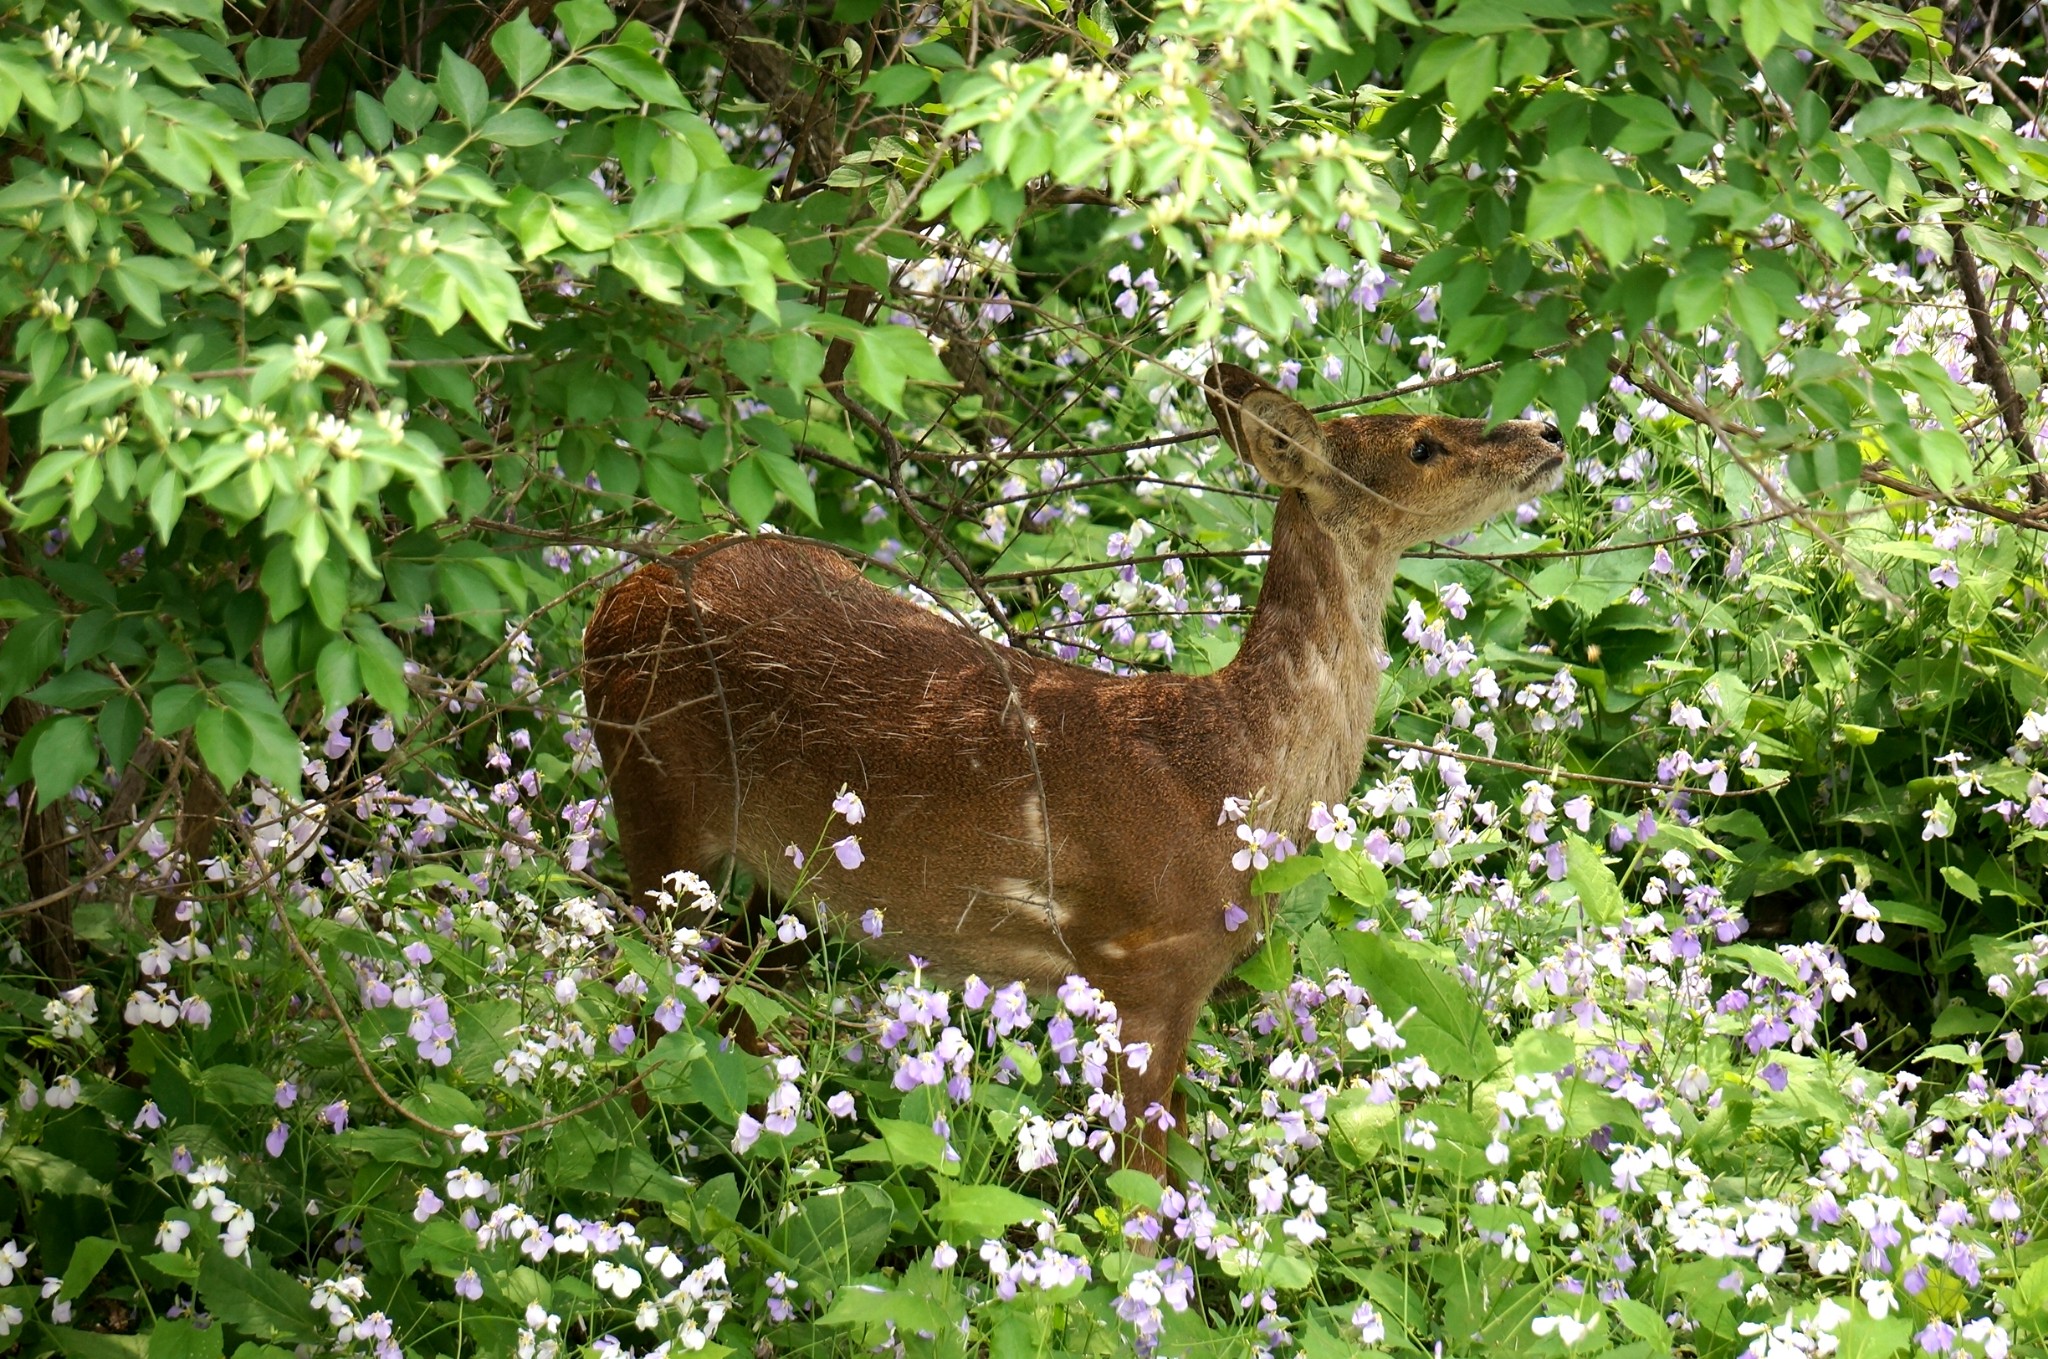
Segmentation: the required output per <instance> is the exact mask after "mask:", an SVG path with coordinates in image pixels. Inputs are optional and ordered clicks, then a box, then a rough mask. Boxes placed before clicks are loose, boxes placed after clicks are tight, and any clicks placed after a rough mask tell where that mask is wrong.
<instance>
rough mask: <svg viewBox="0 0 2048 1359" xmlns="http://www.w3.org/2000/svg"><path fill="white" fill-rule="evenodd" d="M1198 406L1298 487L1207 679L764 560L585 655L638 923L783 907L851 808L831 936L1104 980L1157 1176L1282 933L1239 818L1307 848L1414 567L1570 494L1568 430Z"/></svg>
mask: <svg viewBox="0 0 2048 1359" xmlns="http://www.w3.org/2000/svg"><path fill="white" fill-rule="evenodd" d="M1203 392H1204V395H1205V397H1206V399H1207V402H1208V405H1209V408H1210V411H1211V413H1212V414H1213V415H1214V417H1215V419H1216V423H1217V425H1218V427H1219V430H1220V433H1221V435H1222V438H1223V440H1224V442H1225V444H1226V445H1227V446H1228V447H1229V448H1230V449H1231V450H1232V451H1233V452H1234V453H1235V454H1236V455H1237V456H1238V457H1240V458H1241V459H1243V460H1244V461H1245V462H1247V463H1249V464H1250V465H1251V467H1252V468H1253V469H1255V470H1256V471H1257V473H1258V474H1259V476H1260V477H1261V478H1263V480H1264V481H1265V482H1266V483H1267V484H1268V485H1269V486H1271V487H1272V488H1274V489H1275V490H1276V491H1277V492H1278V504H1277V508H1276V510H1275V514H1274V518H1273V527H1272V535H1271V542H1272V546H1271V550H1270V553H1269V555H1268V556H1267V559H1266V570H1265V578H1264V583H1263V586H1262V588H1261V590H1260V593H1259V596H1258V600H1257V605H1256V607H1255V609H1254V610H1253V613H1252V616H1251V618H1250V620H1249V622H1248V623H1247V625H1246V627H1245V630H1244V633H1243V638H1242V641H1241V644H1240V646H1239V649H1238V651H1237V653H1236V654H1235V656H1234V657H1233V658H1232V659H1231V660H1230V662H1229V663H1228V664H1226V665H1224V666H1223V667H1221V668H1220V669H1217V670H1215V671H1213V672H1212V673H1209V674H1202V675H1192V674H1165V673H1139V674H1130V675H1115V674H1109V673H1104V672H1103V671H1100V670H1096V669H1091V668H1087V667H1084V666H1079V665H1074V664H1071V663H1067V662H1062V661H1057V660H1052V659H1048V658H1044V657H1041V656H1038V655H1033V654H1029V653H1027V652H1025V651H1023V650H1021V649H1012V648H1006V647H1003V646H1000V645H998V644H996V643H993V642H991V641H989V640H988V639H986V638H983V637H981V636H979V635H978V634H976V633H973V632H970V631H969V630H968V629H966V628H965V627H962V626H959V625H957V624H955V623H954V622H952V621H950V620H948V619H945V618H942V617H940V616H938V615H936V614H934V613H932V612H931V611H929V610H927V609H926V608H924V607H921V606H920V605H919V604H917V603H915V602H913V601H912V600H910V599H907V598H905V597H904V596H903V595H902V594H899V593H896V592H893V591H891V590H888V589H886V588H884V587H883V586H881V585H878V584H876V583H875V582H873V581H871V580H869V579H868V578H867V577H866V576H864V575H863V574H862V573H861V571H860V570H859V569H857V567H856V566H855V565H854V564H852V563H851V562H849V561H848V560H847V558H846V557H844V556H842V555H841V554H839V553H837V552H835V551H833V550H831V549H829V548H827V547H825V546H823V545H821V544H816V543H812V542H807V541H804V540H800V539H791V538H785V537H781V536H779V535H773V534H761V535H725V536H721V537H713V538H707V539H704V540H702V541H699V542H697V543H694V544H691V545H689V546H687V547H685V548H684V549H683V550H682V551H681V552H679V553H677V554H676V555H674V556H672V557H667V558H663V559H660V560H659V561H655V562H651V563H649V564H646V565H644V566H642V567H641V568H640V569H639V570H637V571H636V572H634V573H633V574H632V575H630V576H628V577H627V578H625V579H624V580H622V581H621V582H619V583H618V584H616V585H614V586H613V587H611V589H610V590H609V591H607V592H606V593H605V594H604V596H603V597H602V598H601V600H600V601H599V603H598V605H597V607H596V609H595V610H594V612H593V614H592V617H591V620H590V623H589V627H588V630H587V631H586V633H585V636H584V692H585V697H586V702H587V710H588V713H589V715H590V719H591V721H592V723H593V726H594V729H595V735H596V740H597V745H598V750H599V753H600V756H601V758H602V761H603V766H604V771H605V774H606V777H607V778H608V780H609V783H610V787H611V792H612V806H613V811H614V814H615V816H616V821H617V828H618V840H619V845H620V848H621V850H622V852H623V855H624V858H625V866H626V873H627V877H628V879H629V883H630V887H631V890H632V892H633V894H634V899H635V900H636V901H645V900H647V899H648V898H647V894H650V893H654V892H655V891H656V890H657V889H658V888H659V887H660V886H661V884H662V881H663V879H664V878H665V877H666V876H667V875H669V874H672V873H674V872H675V871H676V870H679V869H689V870H691V871H693V872H697V873H699V874H700V875H702V876H704V877H706V878H710V877H712V876H713V875H714V874H716V873H718V872H720V871H726V872H730V871H731V870H732V869H733V868H734V867H737V868H741V869H744V870H745V872H746V873H747V874H748V875H749V876H750V877H751V878H752V879H753V880H754V881H755V882H756V883H757V884H760V885H762V886H765V888H766V889H767V891H768V892H769V893H770V894H772V895H773V897H775V898H776V899H786V898H787V895H788V894H789V893H790V892H791V891H792V890H793V889H794V888H795V886H796V884H797V881H798V873H799V870H798V868H797V866H796V864H795V863H794V862H793V861H792V858H791V857H789V856H787V855H786V853H785V850H786V847H787V846H790V845H792V844H800V845H812V844H815V843H817V837H818V835H819V832H820V828H821V826H822V825H823V824H824V823H825V822H826V821H827V820H828V819H829V816H830V809H831V806H832V804H833V801H834V799H835V797H837V796H839V795H840V794H841V793H842V792H843V791H844V790H848V789H850V790H852V791H853V792H854V793H856V794H857V795H858V796H859V798H860V801H861V803H862V805H863V808H864V811H865V820H864V821H863V823H862V824H861V825H860V826H859V840H860V846H861V849H862V851H863V855H864V858H863V861H862V862H860V864H859V865H858V867H857V868H855V869H852V870H847V869H845V868H843V867H841V866H840V865H839V864H838V863H837V862H833V861H831V857H832V856H830V855H826V856H822V857H823V858H825V859H826V860H827V862H825V863H824V864H823V866H822V867H820V866H819V864H818V862H817V861H816V860H815V859H814V860H813V863H812V865H811V870H812V871H813V872H814V873H815V874H816V877H815V878H814V879H813V880H811V881H810V882H809V884H808V890H809V891H810V892H811V893H813V894H814V895H815V898H816V899H819V900H823V901H825V902H828V903H829V906H830V912H829V913H830V916H831V918H832V919H834V920H853V919H856V918H859V917H861V916H862V915H863V914H864V912H866V911H868V910H869V909H873V910H876V911H879V912H881V918H882V922H883V927H882V932H881V933H880V935H879V937H877V938H874V939H866V938H862V939H861V940H860V942H863V943H865V944H867V945H868V946H869V947H871V948H874V949H877V950H880V951H882V952H884V953H886V954H888V955H889V956H891V957H892V958H894V959H895V960H897V961H899V962H900V961H901V960H902V959H903V958H904V956H905V955H906V954H908V955H915V956H916V957H917V958H918V959H920V960H922V962H923V965H924V966H925V967H926V968H928V969H929V970H930V971H931V972H933V973H935V974H937V975H940V976H947V975H950V976H955V977H965V976H967V975H969V974H979V975H981V976H982V977H984V978H986V979H988V980H990V981H991V982H993V983H995V984H998V985H1000V984H1005V983H1006V982H1007V981H1009V980H1011V979H1020V980H1022V981H1024V982H1025V983H1026V984H1027V985H1028V986H1030V987H1031V988H1032V989H1033V990H1035V991H1039V992H1045V991H1050V990H1052V989H1054V988H1056V987H1058V986H1059V985H1061V984H1062V983H1063V982H1064V981H1065V980H1066V979H1067V978H1069V977H1071V976H1074V975H1076V974H1078V975H1080V976H1082V977H1085V978H1086V979H1087V981H1088V982H1089V983H1090V984H1091V985H1093V986H1094V987H1095V988H1097V989H1098V990H1099V991H1100V992H1101V993H1102V995H1103V996H1104V997H1105V998H1106V999H1107V1000H1108V1001H1109V1002H1111V1003H1112V1004H1114V1006H1115V1007H1116V1012H1117V1014H1118V1016H1119V1017H1120V1020H1121V1038H1122V1042H1123V1046H1124V1050H1125V1051H1126V1052H1127V1053H1135V1054H1147V1053H1149V1059H1147V1060H1145V1061H1144V1063H1143V1067H1142V1069H1136V1062H1135V1060H1134V1061H1133V1062H1132V1063H1128V1064H1125V1065H1127V1066H1130V1067H1131V1068H1132V1069H1123V1070H1120V1071H1119V1076H1120V1079H1121V1082H1122V1086H1121V1096H1122V1109H1123V1113H1124V1124H1125V1127H1124V1130H1123V1131H1122V1134H1121V1141H1120V1144H1119V1145H1120V1150H1121V1159H1122V1161H1123V1163H1124V1164H1125V1165H1127V1166H1132V1167H1136V1168H1138V1169H1142V1170H1146V1171H1148V1172H1150V1173H1152V1174H1154V1175H1157V1176H1160V1177H1162V1178H1164V1177H1165V1176H1166V1175H1167V1173H1168V1171H1167V1168H1166V1167H1167V1163H1166V1151H1167V1146H1168V1141H1167V1130H1168V1127H1169V1125H1171V1124H1172V1123H1174V1122H1175V1121H1176V1118H1177V1115H1176V1114H1175V1113H1174V1112H1173V1111H1174V1110H1177V1109H1180V1108H1183V1107H1184V1106H1183V1104H1182V1103H1181V1101H1180V1100H1179V1099H1178V1098H1177V1097H1176V1095H1175V1086H1176V1082H1177V1080H1178V1077H1179V1075H1180V1074H1181V1072H1182V1071H1183V1070H1184V1069H1185V1054H1186V1051H1187V1045H1188V1042H1189V1040H1190V1038H1191V1037H1192V1035H1193V1031H1194V1028H1195V1025H1196V1022H1197V1020H1198V1019H1199V1017H1200V1014H1201V1011H1202V1008H1203V1006H1204V1004H1205V1003H1206V1002H1207V1000H1208V998H1209V995H1210V993H1211V992H1212V991H1213V990H1214V989H1215V988H1216V987H1217V985H1218V984H1219V983H1220V982H1222V981H1223V980H1224V979H1225V978H1226V977H1227V976H1229V974H1230V973H1231V972H1232V971H1233V970H1234V969H1235V968H1237V967H1238V966H1239V965H1240V964H1241V963H1242V962H1243V961H1244V960H1245V959H1246V958H1247V957H1249V956H1250V954H1251V953H1252V952H1254V951H1255V950H1256V948H1257V946H1258V943H1257V941H1258V940H1259V939H1260V937H1261V930H1262V928H1263V927H1264V925H1265V923H1266V921H1267V919H1268V912H1269V911H1270V909H1271V906H1272V903H1271V902H1270V901H1266V900H1262V899H1259V898H1258V897H1257V894H1255V892H1254V890H1253V887H1252V883H1251V876H1252V875H1251V873H1250V872H1249V871H1246V870H1242V869H1238V868H1236V867H1234V866H1233V863H1232V858H1233V851H1235V850H1237V849H1239V848H1241V847H1242V846H1241V843H1240V840H1239V837H1238V835H1237V833H1236V828H1235V827H1233V826H1230V825H1226V824H1225V821H1226V818H1225V817H1223V816H1222V814H1221V813H1222V810H1223V808H1224V800H1225V799H1226V798H1243V797H1245V796H1247V795H1251V796H1252V797H1254V798H1255V805H1256V807H1257V809H1258V811H1259V819H1260V820H1261V822H1262V823H1263V824H1264V826H1266V827H1269V828H1271V829H1272V830H1274V831H1276V832H1278V833H1281V834H1286V835H1288V836H1290V837H1292V838H1303V837H1304V833H1305V827H1306V824H1307V821H1308V818H1309V815H1310V811H1311V808H1312V807H1313V805H1314V804H1315V803H1317V802H1324V803H1335V802H1337V801H1339V800H1341V799H1343V798H1345V797H1347V796H1348V795H1349V794H1350V792H1351V790H1352V788H1353V787H1354V785H1355V783H1356V781H1357V779H1358V776H1359V771H1360V767H1361V765H1362V763H1363V760H1364V756H1365V749H1366V744H1367V739H1368V735H1369V733H1370V732H1371V729H1372V726H1373V719H1374V713H1375V708H1376V705H1377V702H1378V696H1379V688H1380V674H1381V670H1382V667H1383V666H1384V664H1385V660H1384V646H1383V638H1384V633H1383V617H1382V615H1383V614H1384V612H1385V609H1386V605H1387V600H1388V596H1389V593H1390V591H1391V589H1392V586H1393V581H1394V575H1395V571H1396V570H1397V567H1398V564H1399V562H1400V559H1401V555H1402V553H1403V552H1404V551H1406V550H1407V549H1408V548H1409V547H1410V546H1412V545H1414V544H1417V543H1420V542H1425V541H1429V540H1433V539H1440V538H1444V537H1448V536H1451V535H1453V534H1456V533H1459V532H1462V531H1464V530H1466V529H1469V528H1472V527H1474V526H1476V525H1478V524H1480V523H1482V522H1484V521H1486V520H1487V519H1490V518H1492V517H1493V516H1495V515H1498V514H1500V513H1502V512H1504V511H1506V510H1508V509H1511V508H1512V507H1514V506H1516V505H1519V504H1522V503H1524V502H1526V501H1528V500H1530V499H1532V498H1534V497H1536V496H1538V495H1540V494H1542V493H1543V492H1546V491H1549V490H1553V489H1555V488H1556V487H1557V486H1558V485H1559V484H1560V482H1561V480H1562V475H1563V468H1564V453H1563V443H1564V440H1563V436H1562V435H1561V433H1560V432H1559V430H1558V429H1557V427H1556V426H1555V425H1554V424H1546V423H1542V422H1537V421H1526V420H1510V421H1503V422H1500V423H1498V424H1493V425H1489V424H1488V423H1487V422H1485V421H1483V420H1474V419H1457V418H1451V417H1447V416H1440V415H1433V414H1375V415H1358V416H1349V417H1344V418H1338V419H1333V420H1330V421H1328V422H1324V421H1322V420H1319V419H1318V418H1317V417H1316V416H1315V415H1314V414H1313V413H1311V412H1310V411H1309V410H1308V409H1307V408H1306V407H1305V406H1303V405H1301V404H1300V403H1299V402H1298V401H1296V400H1295V399H1294V398H1293V397H1291V396H1289V395H1287V394H1286V393H1285V392H1283V391H1281V390H1279V389H1278V388H1276V387H1275V386H1273V385H1272V384H1271V383H1268V382H1267V381H1265V380H1264V379H1262V378H1260V377H1259V376H1257V375H1256V374H1254V373H1252V372H1250V371H1248V370H1247V369H1244V368H1241V367H1238V366H1236V365H1233V364H1228V363H1218V364H1216V365H1214V366H1213V367H1211V368H1210V369H1209V371H1208V372H1207V374H1206V375H1205V376H1204V378H1203ZM1304 842H1305V839H1304ZM1247 915H1249V916H1250V917H1252V919H1251V921H1250V923H1251V926H1252V927H1251V928H1244V927H1243V925H1244V924H1245V923H1246V917H1247ZM850 933H852V934H855V935H861V934H862V932H861V931H851V932H850ZM1137 1044H1144V1045H1146V1046H1145V1047H1144V1048H1137V1047H1135V1045H1137Z"/></svg>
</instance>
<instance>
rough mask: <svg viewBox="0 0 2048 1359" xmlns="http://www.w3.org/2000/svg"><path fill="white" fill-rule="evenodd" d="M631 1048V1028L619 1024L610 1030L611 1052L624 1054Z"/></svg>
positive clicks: (628, 1025)
mask: <svg viewBox="0 0 2048 1359" xmlns="http://www.w3.org/2000/svg"><path fill="white" fill-rule="evenodd" d="M632 1046H633V1026H632V1025H631V1024H620V1025H618V1026H617V1027H616V1028H614V1029H613V1030H612V1051H613V1052H624V1051H625V1050H626V1049H627V1048H630V1047H632Z"/></svg>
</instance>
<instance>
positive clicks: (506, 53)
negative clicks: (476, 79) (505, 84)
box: [491, 10, 553, 87]
mask: <svg viewBox="0 0 2048 1359" xmlns="http://www.w3.org/2000/svg"><path fill="white" fill-rule="evenodd" d="M491 51H493V52H495V53H497V55H498V60H499V61H501V62H503V63H504V64H505V74H507V75H509V76H511V77H512V83H513V84H515V85H518V86H521V87H524V86H527V85H531V84H532V83H533V81H534V79H535V78H536V77H537V76H539V75H540V73H541V72H542V71H543V70H545V69H546V68H547V64H548V58H549V57H550V56H552V55H553V51H552V49H551V48H550V47H549V46H548V39H547V35H546V34H544V33H542V32H541V31H540V30H539V29H538V28H535V27H534V26H533V21H532V20H531V19H529V18H527V17H526V13H525V11H523V10H522V11H521V12H520V13H518V14H515V15H513V16H512V18H510V19H508V20H506V21H505V22H504V23H502V24H500V25H499V26H498V28H497V30H496V31H495V32H493V33H492V34H491Z"/></svg>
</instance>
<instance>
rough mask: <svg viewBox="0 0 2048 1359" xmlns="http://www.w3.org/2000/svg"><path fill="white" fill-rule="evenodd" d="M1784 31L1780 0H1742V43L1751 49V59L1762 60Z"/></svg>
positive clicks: (1776, 43)
mask: <svg viewBox="0 0 2048 1359" xmlns="http://www.w3.org/2000/svg"><path fill="white" fill-rule="evenodd" d="M1783 32H1784V25H1783V24H1782V23H1781V22H1780V20H1779V17H1778V0H1742V45H1743V46H1744V47H1746V48H1748V49H1749V56H1750V60H1752V61H1756V62H1761V61H1762V60H1763V59H1764V58H1765V57H1766V56H1767V55H1769V53H1770V50H1771V49H1772V48H1773V47H1776V46H1777V45H1778V36H1779V34H1781V33H1783Z"/></svg>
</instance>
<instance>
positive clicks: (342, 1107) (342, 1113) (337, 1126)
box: [320, 1099, 348, 1132]
mask: <svg viewBox="0 0 2048 1359" xmlns="http://www.w3.org/2000/svg"><path fill="white" fill-rule="evenodd" d="M320 1117H321V1118H323V1119H325V1120H326V1122H327V1126H328V1127H330V1128H332V1129H334V1131H336V1132H340V1131H341V1130H342V1129H343V1128H346V1127H347V1126H348V1101H347V1100H345V1099H338V1100H336V1101H334V1103H332V1104H330V1105H328V1106H327V1107H326V1108H325V1109H322V1110H321V1111H320Z"/></svg>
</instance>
